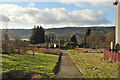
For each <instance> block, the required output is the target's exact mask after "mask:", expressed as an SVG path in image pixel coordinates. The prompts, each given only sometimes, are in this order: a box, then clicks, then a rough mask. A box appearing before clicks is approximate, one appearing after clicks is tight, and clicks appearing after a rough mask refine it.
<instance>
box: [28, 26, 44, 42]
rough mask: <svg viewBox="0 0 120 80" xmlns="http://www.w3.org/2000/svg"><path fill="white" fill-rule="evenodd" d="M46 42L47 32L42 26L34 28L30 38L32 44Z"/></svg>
mask: <svg viewBox="0 0 120 80" xmlns="http://www.w3.org/2000/svg"><path fill="white" fill-rule="evenodd" d="M44 42H45V31H44V29H43V27H42V26H40V27H39V26H37V28H36V26H35V27H34V29H33V31H32V35H31V36H30V43H32V44H39V43H44Z"/></svg>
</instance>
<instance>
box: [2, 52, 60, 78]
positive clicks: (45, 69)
mask: <svg viewBox="0 0 120 80" xmlns="http://www.w3.org/2000/svg"><path fill="white" fill-rule="evenodd" d="M0 56H1V54H0ZM58 57H59V56H58V55H50V54H43V53H35V55H34V56H33V55H30V54H29V55H28V54H24V55H20V54H10V55H7V54H2V73H3V77H4V78H11V76H12V78H22V77H32V78H48V77H49V76H50V75H52V74H54V68H55V65H56V63H57V61H58Z"/></svg>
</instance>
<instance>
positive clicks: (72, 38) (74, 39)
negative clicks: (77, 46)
mask: <svg viewBox="0 0 120 80" xmlns="http://www.w3.org/2000/svg"><path fill="white" fill-rule="evenodd" d="M70 41H71V42H75V43H77V39H76V36H75V35H73V36H72V37H71V40H70Z"/></svg>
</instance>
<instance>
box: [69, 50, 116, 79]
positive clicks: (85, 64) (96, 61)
mask: <svg viewBox="0 0 120 80" xmlns="http://www.w3.org/2000/svg"><path fill="white" fill-rule="evenodd" d="M70 56H71V57H72V59H73V60H74V61H75V63H76V64H77V66H78V67H79V69H80V70H81V71H82V72H83V77H84V78H118V64H117V63H112V62H110V61H107V60H104V59H103V54H102V53H78V52H71V53H70Z"/></svg>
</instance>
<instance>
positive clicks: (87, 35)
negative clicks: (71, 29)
mask: <svg viewBox="0 0 120 80" xmlns="http://www.w3.org/2000/svg"><path fill="white" fill-rule="evenodd" d="M90 34H91V29H90V28H88V29H87V31H86V33H85V37H84V45H86V38H87V37H89V36H90Z"/></svg>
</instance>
